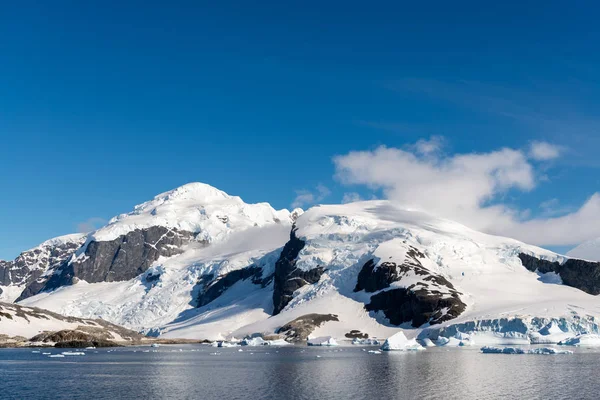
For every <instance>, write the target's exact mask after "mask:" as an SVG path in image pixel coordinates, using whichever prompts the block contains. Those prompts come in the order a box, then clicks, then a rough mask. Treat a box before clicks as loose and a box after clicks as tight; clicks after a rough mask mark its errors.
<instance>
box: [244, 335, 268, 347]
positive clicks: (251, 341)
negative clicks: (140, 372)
mask: <svg viewBox="0 0 600 400" xmlns="http://www.w3.org/2000/svg"><path fill="white" fill-rule="evenodd" d="M240 344H241V345H242V346H264V345H267V344H268V343H267V341H266V340H264V339H263V338H261V337H260V336H258V337H253V338H246V339H244V340H242V342H241V343H240Z"/></svg>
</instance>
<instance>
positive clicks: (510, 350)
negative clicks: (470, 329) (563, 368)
mask: <svg viewBox="0 0 600 400" xmlns="http://www.w3.org/2000/svg"><path fill="white" fill-rule="evenodd" d="M481 352H482V353H484V354H548V355H552V354H573V352H572V351H569V350H557V349H555V348H552V347H538V348H535V349H521V348H518V347H492V346H485V347H482V348H481Z"/></svg>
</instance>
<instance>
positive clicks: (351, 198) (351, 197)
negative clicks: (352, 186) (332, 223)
mask: <svg viewBox="0 0 600 400" xmlns="http://www.w3.org/2000/svg"><path fill="white" fill-rule="evenodd" d="M361 200H362V198H361V197H360V195H359V194H358V193H356V192H348V193H344V196H343V197H342V203H343V204H346V203H354V202H357V201H361Z"/></svg>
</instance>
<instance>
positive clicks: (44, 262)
mask: <svg viewBox="0 0 600 400" xmlns="http://www.w3.org/2000/svg"><path fill="white" fill-rule="evenodd" d="M84 242H85V237H84V236H81V237H80V238H75V239H73V240H64V241H56V242H55V243H52V242H46V243H43V244H41V245H40V246H38V247H36V248H34V249H31V250H27V251H24V252H22V253H21V254H19V256H18V257H17V258H15V259H14V260H13V261H2V260H0V285H3V286H9V285H18V286H21V285H26V286H29V285H35V282H36V280H38V279H39V278H40V276H41V275H42V274H44V273H45V272H46V271H48V270H53V269H56V268H58V267H59V266H60V265H62V264H63V263H64V262H65V261H66V260H68V259H69V257H71V255H73V253H75V251H76V250H77V249H78V248H80V247H81V245H82V244H83V243H84Z"/></svg>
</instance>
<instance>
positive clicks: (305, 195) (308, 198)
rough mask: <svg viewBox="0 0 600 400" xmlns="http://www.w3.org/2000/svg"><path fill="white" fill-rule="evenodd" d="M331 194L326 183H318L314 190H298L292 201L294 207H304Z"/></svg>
mask: <svg viewBox="0 0 600 400" xmlns="http://www.w3.org/2000/svg"><path fill="white" fill-rule="evenodd" d="M330 194H331V191H330V190H329V188H327V187H326V186H325V185H322V184H318V185H317V186H316V188H315V189H314V190H312V191H311V190H306V189H302V190H297V191H296V198H295V199H294V201H293V202H292V208H298V207H304V206H307V205H312V204H315V203H318V202H320V201H322V200H324V199H325V198H326V197H327V196H329V195H330Z"/></svg>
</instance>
